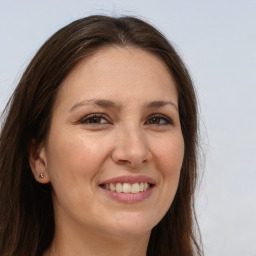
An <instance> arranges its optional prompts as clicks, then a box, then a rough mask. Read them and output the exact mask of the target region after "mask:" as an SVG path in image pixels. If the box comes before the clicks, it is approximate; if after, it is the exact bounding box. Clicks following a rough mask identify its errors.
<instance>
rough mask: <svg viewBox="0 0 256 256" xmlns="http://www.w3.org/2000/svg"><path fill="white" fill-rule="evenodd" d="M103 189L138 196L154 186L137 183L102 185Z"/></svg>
mask: <svg viewBox="0 0 256 256" xmlns="http://www.w3.org/2000/svg"><path fill="white" fill-rule="evenodd" d="M100 186H101V187H102V188H103V189H106V190H108V191H112V192H117V193H125V194H130V193H132V194H137V193H140V192H145V191H147V190H148V189H149V188H151V187H153V186H154V185H153V184H150V183H147V182H135V183H127V182H124V183H121V182H118V183H107V184H101V185H100Z"/></svg>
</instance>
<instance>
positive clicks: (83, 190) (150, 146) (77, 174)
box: [36, 47, 184, 237]
mask: <svg viewBox="0 0 256 256" xmlns="http://www.w3.org/2000/svg"><path fill="white" fill-rule="evenodd" d="M183 156H184V141H183V136H182V132H181V127H180V120H179V113H178V96H177V91H176V89H175V82H174V80H173V78H172V77H171V75H170V74H169V72H168V69H167V67H166V65H165V64H164V63H163V62H162V60H160V59H159V58H157V57H156V56H154V55H152V54H150V53H147V52H145V51H143V50H140V49H134V48H120V47H111V48H105V49H101V50H100V51H98V52H97V53H96V54H95V55H94V56H92V57H90V58H87V59H85V60H83V61H81V62H80V63H79V64H78V65H77V66H76V67H75V68H74V69H73V71H72V72H71V73H70V74H69V75H68V77H67V78H66V79H65V81H64V82H63V83H62V85H61V89H60V91H59V93H58V95H57V99H56V102H55V105H54V108H53V114H52V119H51V125H50V130H49V134H48V136H47V139H46V141H45V143H44V144H43V146H42V148H41V150H40V153H39V160H37V163H36V166H37V170H39V169H40V172H44V178H43V179H41V180H40V182H43V183H45V182H48V181H49V182H50V183H51V185H52V191H53V203H54V209H55V218H56V222H57V228H58V227H61V229H63V230H65V227H66V230H68V229H69V227H71V226H72V228H73V229H74V228H77V229H81V228H82V229H84V230H87V231H88V232H89V231H90V232H91V234H93V233H94V234H101V235H106V236H108V237H111V236H116V237H117V236H118V237H122V236H123V237H128V236H133V237H134V236H141V235H149V234H150V231H151V229H152V228H153V227H154V226H155V225H156V224H157V223H158V222H159V221H160V220H161V219H162V217H163V216H164V215H165V213H166V212H167V210H168V208H169V207H170V205H171V203H172V201H173V198H174V195H175V193H176V190H177V186H178V182H179V175H180V169H181V166H182V161H183ZM37 179H38V178H37ZM38 180H39V179H38ZM71 224H72V225H71Z"/></svg>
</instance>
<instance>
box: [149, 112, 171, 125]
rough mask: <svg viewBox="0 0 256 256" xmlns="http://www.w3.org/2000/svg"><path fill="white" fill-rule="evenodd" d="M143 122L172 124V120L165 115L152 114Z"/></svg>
mask: <svg viewBox="0 0 256 256" xmlns="http://www.w3.org/2000/svg"><path fill="white" fill-rule="evenodd" d="M145 124H153V125H172V124H173V121H172V120H171V119H170V118H169V117H167V116H165V115H160V114H154V115H151V116H150V117H149V119H148V120H147V121H146V122H145Z"/></svg>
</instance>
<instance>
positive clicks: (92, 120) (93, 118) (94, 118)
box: [80, 114, 173, 126]
mask: <svg viewBox="0 0 256 256" xmlns="http://www.w3.org/2000/svg"><path fill="white" fill-rule="evenodd" d="M102 119H105V120H106V121H105V122H104V123H101V122H98V121H99V120H102ZM162 120H164V123H162V124H161V121H162ZM155 121H158V123H154V122H155ZM80 123H81V124H92V125H97V124H109V123H110V124H111V122H110V121H108V118H106V117H105V115H103V114H91V115H88V116H85V117H83V118H82V119H81V120H80ZM145 124H147V125H151V124H152V125H156V126H161V125H173V121H172V120H171V119H170V118H169V117H167V116H165V115H162V114H153V115H151V116H149V118H148V119H147V121H146V122H145Z"/></svg>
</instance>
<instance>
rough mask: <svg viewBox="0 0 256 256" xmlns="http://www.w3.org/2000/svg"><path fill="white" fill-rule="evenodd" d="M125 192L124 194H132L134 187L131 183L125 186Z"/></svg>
mask: <svg viewBox="0 0 256 256" xmlns="http://www.w3.org/2000/svg"><path fill="white" fill-rule="evenodd" d="M123 192H124V193H131V192H132V185H131V184H130V183H124V184H123Z"/></svg>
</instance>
